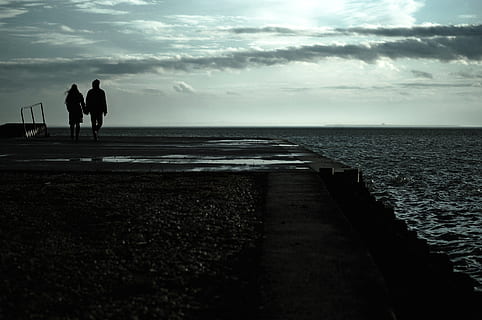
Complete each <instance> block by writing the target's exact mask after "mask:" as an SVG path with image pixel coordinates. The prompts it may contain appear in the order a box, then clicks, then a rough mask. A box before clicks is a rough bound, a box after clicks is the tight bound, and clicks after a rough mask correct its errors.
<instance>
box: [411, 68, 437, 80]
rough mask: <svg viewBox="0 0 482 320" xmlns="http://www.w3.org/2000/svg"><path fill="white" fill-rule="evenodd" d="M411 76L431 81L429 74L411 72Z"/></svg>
mask: <svg viewBox="0 0 482 320" xmlns="http://www.w3.org/2000/svg"><path fill="white" fill-rule="evenodd" d="M412 74H413V75H414V76H416V77H417V78H425V79H433V75H432V74H431V73H428V72H424V71H419V70H412Z"/></svg>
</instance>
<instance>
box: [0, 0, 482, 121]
mask: <svg viewBox="0 0 482 320" xmlns="http://www.w3.org/2000/svg"><path fill="white" fill-rule="evenodd" d="M0 41H1V43H2V50H1V51H0V98H1V101H2V105H1V106H0V124H3V123H6V122H18V121H19V119H18V118H19V116H18V109H19V107H21V106H25V105H31V104H33V103H36V102H39V101H42V102H43V103H44V105H45V107H46V112H47V121H48V122H49V124H50V125H66V124H67V112H66V109H65V105H64V103H63V101H64V98H65V95H64V93H65V91H66V90H67V89H68V88H69V87H70V86H71V84H72V83H76V84H78V86H79V88H80V90H81V91H82V92H84V94H85V93H86V91H87V90H88V89H89V88H90V83H91V81H92V80H93V79H96V78H99V79H101V87H102V88H104V89H105V91H106V92H107V99H108V104H109V115H108V118H107V119H106V125H110V126H116V125H129V126H144V125H149V126H157V125H158V126H175V125H208V126H209V125H225V126H228V125H254V126H259V125H278V126H284V125H301V126H302V125H332V124H348V125H364V124H365V125H372V124H381V123H385V124H393V125H467V126H482V105H481V104H482V103H481V101H482V99H481V98H482V85H481V83H482V4H481V3H480V1H479V0H463V1H456V2H455V1H449V0H425V1H421V0H370V1H361V0H331V1H315V0H300V1H288V0H266V1H259V0H244V1H238V0H227V1H226V0H224V1H221V0H219V1H179V0H162V1H161V0H104V1H85V0H59V1H40V0H23V1H9V0H0Z"/></svg>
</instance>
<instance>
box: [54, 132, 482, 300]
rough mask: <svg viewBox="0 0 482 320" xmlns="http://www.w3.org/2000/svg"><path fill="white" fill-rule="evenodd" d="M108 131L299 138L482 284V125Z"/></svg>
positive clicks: (182, 135) (104, 133) (435, 249)
mask: <svg viewBox="0 0 482 320" xmlns="http://www.w3.org/2000/svg"><path fill="white" fill-rule="evenodd" d="M82 130H83V134H88V129H84V128H83V129H82ZM67 131H68V129H67V128H65V129H60V128H57V129H55V130H51V133H52V134H64V135H66V134H68V133H67ZM101 134H102V135H103V136H109V135H110V136H173V137H244V138H277V139H285V140H289V141H291V142H293V143H296V144H300V145H302V146H304V147H306V148H307V149H310V150H312V151H314V152H316V153H318V154H320V155H323V156H326V157H329V158H332V159H335V160H338V161H340V162H342V163H344V164H346V165H349V166H351V167H354V168H358V169H360V170H361V172H362V174H363V177H364V180H365V183H366V184H367V185H368V187H369V188H370V190H371V192H372V194H373V195H374V196H375V197H376V198H377V199H379V200H381V201H383V202H385V203H387V204H388V205H391V206H392V207H393V208H394V210H395V214H396V216H397V217H398V218H399V219H401V220H404V221H405V222H406V223H407V225H408V226H409V228H410V229H411V230H414V231H416V232H417V234H418V236H419V237H420V238H423V239H426V240H427V242H428V243H429V244H430V247H431V249H432V250H433V251H436V252H442V253H445V254H447V255H448V256H449V258H450V259H451V260H452V262H453V263H454V267H455V270H456V271H460V272H463V273H466V274H468V275H470V276H471V277H472V278H473V279H474V280H475V281H476V282H477V283H478V285H477V286H476V290H477V291H482V143H481V142H482V128H408V127H402V128H394V127H288V128H284V127H276V128H275V127H261V128H250V127H214V128H208V127H202V128H200V127H189V128H171V127H167V128H166V127H165V128H152V127H150V128H107V127H106V128H103V129H102V132H101Z"/></svg>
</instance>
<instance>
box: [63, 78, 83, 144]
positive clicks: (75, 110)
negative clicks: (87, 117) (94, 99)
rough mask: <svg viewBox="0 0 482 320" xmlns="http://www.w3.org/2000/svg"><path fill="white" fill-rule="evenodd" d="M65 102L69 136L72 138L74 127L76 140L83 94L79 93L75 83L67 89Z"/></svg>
mask: <svg viewBox="0 0 482 320" xmlns="http://www.w3.org/2000/svg"><path fill="white" fill-rule="evenodd" d="M65 104H66V106H67V111H68V112H69V125H70V138H71V139H72V140H74V129H75V141H78V140H79V133H80V124H81V123H82V120H83V115H82V114H83V111H84V109H85V103H84V96H83V95H82V93H80V91H79V89H78V88H77V85H76V84H73V85H72V87H71V88H70V90H68V91H67V97H65Z"/></svg>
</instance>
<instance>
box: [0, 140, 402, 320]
mask: <svg viewBox="0 0 482 320" xmlns="http://www.w3.org/2000/svg"><path fill="white" fill-rule="evenodd" d="M0 171H1V172H4V173H15V172H27V173H29V172H33V173H35V172H42V173H44V174H45V173H47V174H48V173H49V172H52V173H58V172H69V173H79V174H92V173H119V174H120V175H122V174H125V175H126V176H127V175H130V176H131V177H132V175H133V174H147V173H154V174H159V173H162V174H171V173H173V174H179V173H181V174H184V173H186V174H187V173H189V174H194V175H196V174H197V173H202V175H199V179H203V177H206V175H205V174H206V172H209V173H210V174H223V175H226V174H233V175H236V174H239V173H243V174H246V173H249V174H258V175H260V176H262V177H263V181H264V182H263V183H264V187H265V190H264V192H263V197H264V200H263V210H264V214H263V219H262V220H263V227H262V229H263V230H262V238H261V240H260V241H259V245H258V248H256V249H255V250H254V252H256V254H257V255H258V258H257V259H258V260H257V264H259V266H258V267H259V268H256V269H255V270H253V272H257V273H259V274H258V275H256V277H253V279H255V280H253V281H256V282H257V283H256V285H255V286H254V287H256V288H257V289H256V290H257V291H258V293H256V294H257V295H259V297H258V298H257V306H256V310H255V311H254V313H253V312H252V313H251V315H254V316H255V317H256V318H260V319H394V314H393V308H392V301H390V297H389V295H388V291H387V286H386V283H385V280H384V278H383V276H382V275H381V273H380V271H379V269H378V267H377V266H376V265H375V263H374V260H373V257H372V256H371V254H370V253H369V250H368V249H367V247H366V246H365V244H364V242H363V241H361V239H360V235H359V233H357V232H356V231H355V230H354V229H353V226H352V224H351V223H350V222H349V221H348V220H347V218H346V217H345V215H344V214H343V212H342V211H341V209H340V208H339V206H338V205H337V203H336V201H335V200H334V199H333V197H332V195H331V194H330V192H329V191H328V189H327V187H326V186H325V183H324V182H323V180H322V179H321V175H320V172H324V173H325V174H326V173H327V172H328V174H330V173H334V172H341V173H343V172H347V175H346V176H347V177H349V179H353V180H354V181H355V182H356V180H357V179H358V177H357V172H356V171H353V169H351V168H348V167H346V166H344V165H343V164H341V163H338V162H336V161H333V160H331V159H328V158H325V157H322V156H320V155H318V154H315V153H313V152H311V151H309V150H306V149H305V148H303V147H302V146H299V145H296V144H293V143H290V142H287V141H283V140H275V139H239V138H228V139H221V138H176V137H171V138H169V137H103V138H102V140H101V141H98V142H94V141H80V142H72V141H70V139H68V138H67V137H50V138H42V139H31V140H25V139H0ZM195 177H196V176H195ZM131 180H132V181H135V179H131ZM26 188H28V186H26ZM180 192H182V191H180ZM123 205H124V206H131V205H132V206H133V205H134V203H130V202H129V199H125V202H124V203H123ZM251 287H252V286H251ZM4 299H8V298H5V297H4ZM11 303H12V302H11ZM224 312H225V311H224ZM232 312H233V314H230V315H229V318H240V317H239V314H243V313H242V312H240V311H239V310H238V311H236V310H233V311H232ZM236 314H238V315H236ZM226 316H227V315H226V313H224V317H226Z"/></svg>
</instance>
